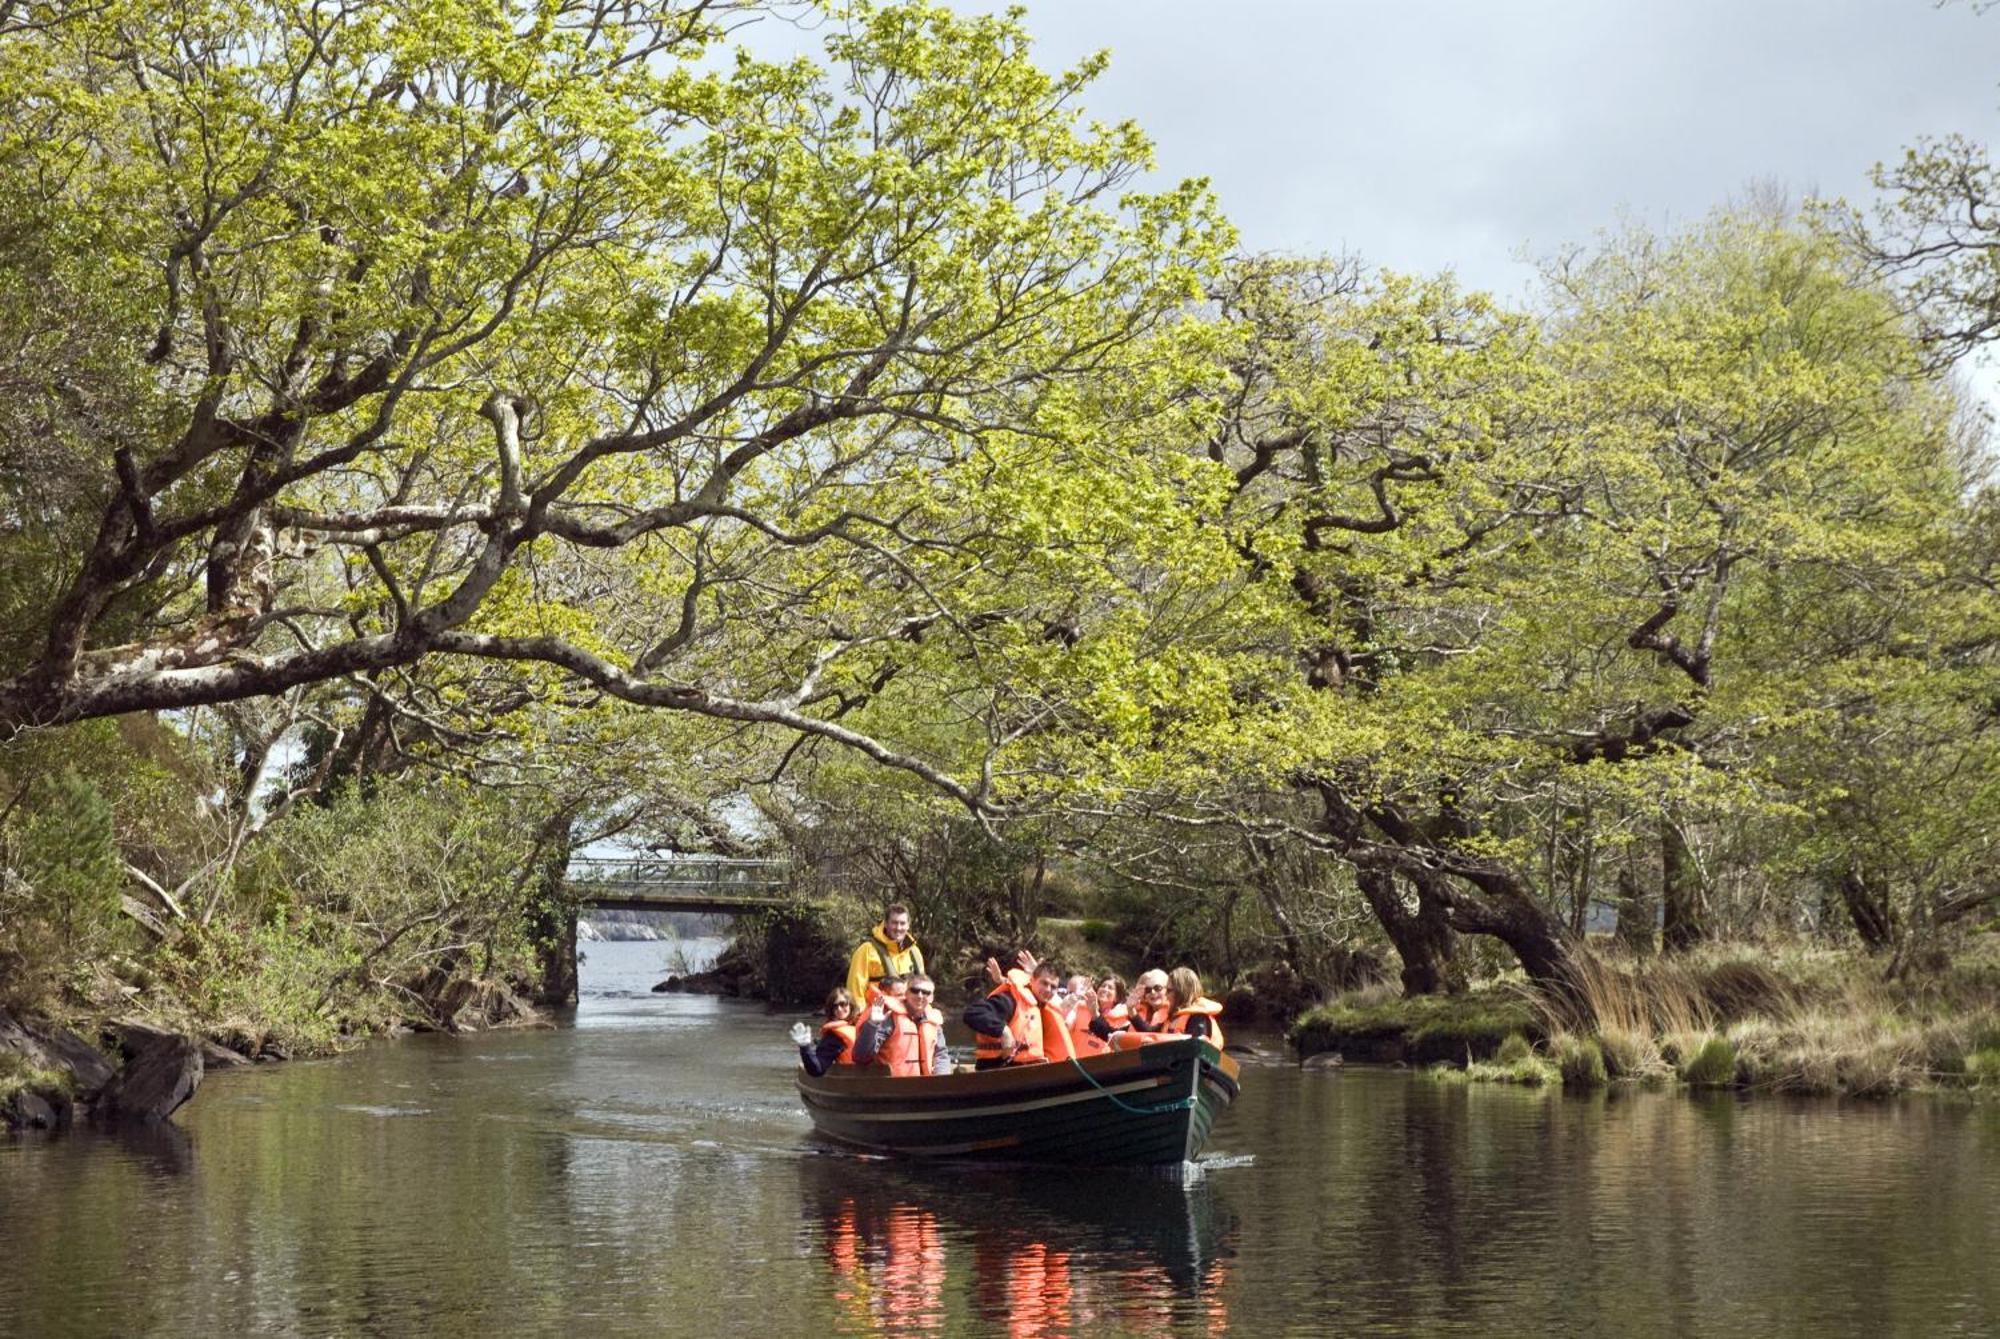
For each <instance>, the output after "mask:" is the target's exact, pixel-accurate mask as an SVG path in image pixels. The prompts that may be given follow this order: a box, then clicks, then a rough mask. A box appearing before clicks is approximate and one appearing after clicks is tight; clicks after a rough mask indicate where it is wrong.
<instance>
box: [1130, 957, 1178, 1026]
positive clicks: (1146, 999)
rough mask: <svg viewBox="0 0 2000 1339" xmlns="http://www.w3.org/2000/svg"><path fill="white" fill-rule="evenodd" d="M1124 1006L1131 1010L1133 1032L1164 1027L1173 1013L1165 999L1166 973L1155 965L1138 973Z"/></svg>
mask: <svg viewBox="0 0 2000 1339" xmlns="http://www.w3.org/2000/svg"><path fill="white" fill-rule="evenodd" d="M1126 1008H1127V1009H1128V1010H1130V1011H1131V1018H1132V1030H1133V1031H1134V1032H1158V1031H1160V1029H1162V1028H1164V1027H1166V1025H1167V1020H1168V1019H1169V1018H1171V1017H1173V1013H1174V1011H1173V1009H1172V1008H1171V1007H1170V1006H1169V1004H1168V1001H1167V974H1166V973H1165V972H1163V971H1161V970H1160V969H1159V968H1157V967H1155V968H1153V969H1151V970H1150V971H1145V972H1141V973H1139V979H1138V981H1137V982H1135V983H1134V984H1133V986H1132V998H1131V999H1130V1000H1128V1001H1126Z"/></svg>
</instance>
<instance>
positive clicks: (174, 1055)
mask: <svg viewBox="0 0 2000 1339" xmlns="http://www.w3.org/2000/svg"><path fill="white" fill-rule="evenodd" d="M148 1033H155V1034H157V1035H148ZM120 1035H121V1040H123V1039H125V1038H128V1037H129V1040H128V1041H125V1042H124V1044H125V1045H126V1046H127V1050H126V1055H127V1057H128V1058H127V1060H126V1062H125V1068H124V1069H123V1070H122V1071H121V1072H120V1073H119V1075H118V1077H117V1078H116V1079H114V1080H112V1082H111V1085H110V1086H109V1087H107V1088H106V1089H105V1090H104V1092H103V1094H102V1095H101V1096H100V1097H99V1098H98V1101H97V1103H96V1105H95V1106H94V1108H93V1110H94V1111H95V1112H96V1113H97V1114H99V1115H101V1116H104V1117H106V1118H108V1119H111V1120H120V1121H140V1122H149V1121H162V1120H165V1119H167V1117H169V1116H171V1115H172V1114H173V1113H174V1112H175V1111H176V1110H177V1109H178V1108H179V1107H180V1105H181V1103H183V1102H185V1101H187V1100H188V1099H189V1098H190V1097H193V1096H194V1090H195V1089H196V1088H198V1087H200V1086H201V1075H202V1063H201V1047H200V1046H199V1045H198V1044H197V1043H196V1042H195V1041H194V1039H193V1038H191V1037H181V1036H176V1035H175V1034H173V1033H171V1032H165V1031H163V1030H160V1029H154V1028H151V1026H150V1025H146V1026H145V1030H144V1031H140V1030H136V1029H134V1030H129V1031H128V1030H126V1029H124V1028H123V1025H120Z"/></svg>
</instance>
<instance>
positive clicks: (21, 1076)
mask: <svg viewBox="0 0 2000 1339" xmlns="http://www.w3.org/2000/svg"><path fill="white" fill-rule="evenodd" d="M70 1087H71V1080H70V1075H69V1073H68V1071H66V1070H60V1069H43V1068H41V1067H40V1066H38V1065H35V1064H31V1063H30V1062H29V1060H28V1058H27V1057H26V1056H24V1055H22V1054H21V1053H20V1052H18V1051H0V1107H4V1106H6V1105H7V1104H8V1103H10V1102H12V1101H13V1100H14V1098H15V1096H16V1095H18V1094H20V1093H23V1092H30V1093H39V1094H42V1095H44V1096H49V1097H57V1096H60V1097H67V1096H69V1094H70Z"/></svg>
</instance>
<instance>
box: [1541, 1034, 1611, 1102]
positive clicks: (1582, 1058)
mask: <svg viewBox="0 0 2000 1339" xmlns="http://www.w3.org/2000/svg"><path fill="white" fill-rule="evenodd" d="M1551 1046H1552V1049H1553V1050H1554V1052H1555V1062H1556V1069H1557V1071H1558V1072H1560V1073H1561V1074H1562V1081H1563V1087H1565V1088H1602V1087H1603V1086H1604V1085H1605V1084H1606V1083H1608V1082H1610V1081H1611V1076H1610V1074H1609V1073H1608V1072H1607V1071H1606V1069H1605V1065H1604V1052H1603V1051H1602V1050H1600V1049H1599V1048H1598V1045H1597V1043H1596V1042H1594V1041H1592V1040H1591V1039H1590V1038H1588V1037H1577V1036H1572V1035H1571V1034H1569V1033H1563V1034H1562V1035H1560V1036H1558V1037H1556V1038H1555V1039H1554V1041H1553V1042H1552V1043H1551Z"/></svg>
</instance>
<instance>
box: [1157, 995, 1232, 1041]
mask: <svg viewBox="0 0 2000 1339" xmlns="http://www.w3.org/2000/svg"><path fill="white" fill-rule="evenodd" d="M1196 1014H1200V1015H1201V1016H1202V1017H1204V1018H1206V1019H1207V1020H1208V1040H1209V1042H1210V1043H1211V1044H1213V1045H1214V1047H1215V1049H1216V1050H1218V1051H1219V1050H1221V1049H1222V1006H1221V1005H1219V1004H1217V1003H1216V1002H1215V1001H1214V1000H1212V999H1210V998H1209V997H1208V996H1206V995H1203V996H1201V997H1200V998H1199V999H1197V1000H1195V1001H1194V1002H1193V1003H1191V1004H1184V1005H1182V1006H1181V1007H1180V1009H1179V1010H1178V1011H1177V1012H1176V1013H1175V1014H1174V1016H1173V1017H1172V1018H1170V1019H1168V1020H1167V1031H1169V1032H1180V1033H1185V1032H1186V1031H1187V1030H1188V1020H1189V1019H1191V1018H1193V1017H1194V1016H1195V1015H1196Z"/></svg>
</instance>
